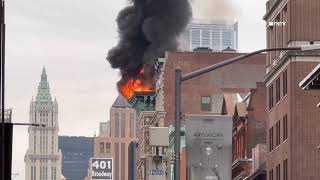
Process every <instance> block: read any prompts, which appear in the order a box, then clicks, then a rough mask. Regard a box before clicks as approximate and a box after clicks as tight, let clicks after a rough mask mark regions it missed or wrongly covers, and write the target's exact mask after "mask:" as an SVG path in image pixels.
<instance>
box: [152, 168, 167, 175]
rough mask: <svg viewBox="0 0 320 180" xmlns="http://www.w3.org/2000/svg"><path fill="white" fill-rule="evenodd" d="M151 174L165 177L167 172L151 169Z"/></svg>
mask: <svg viewBox="0 0 320 180" xmlns="http://www.w3.org/2000/svg"><path fill="white" fill-rule="evenodd" d="M149 174H150V175H151V176H164V175H165V171H164V170H162V169H150V170H149Z"/></svg>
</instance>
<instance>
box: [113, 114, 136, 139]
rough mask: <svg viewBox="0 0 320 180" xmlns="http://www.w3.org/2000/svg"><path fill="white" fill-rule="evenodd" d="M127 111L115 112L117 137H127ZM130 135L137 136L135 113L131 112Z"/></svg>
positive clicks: (131, 136)
mask: <svg viewBox="0 0 320 180" xmlns="http://www.w3.org/2000/svg"><path fill="white" fill-rule="evenodd" d="M126 119H127V118H126V113H121V112H116V113H115V128H114V129H115V134H114V135H115V137H116V138H118V137H121V138H125V137H126ZM129 126H130V127H129V128H128V129H129V134H127V136H129V137H130V138H135V129H136V125H135V114H134V113H130V120H129Z"/></svg>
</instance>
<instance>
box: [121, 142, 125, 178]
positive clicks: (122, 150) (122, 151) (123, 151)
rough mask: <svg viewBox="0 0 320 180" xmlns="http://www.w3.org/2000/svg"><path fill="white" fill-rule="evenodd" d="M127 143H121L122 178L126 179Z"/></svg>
mask: <svg viewBox="0 0 320 180" xmlns="http://www.w3.org/2000/svg"><path fill="white" fill-rule="evenodd" d="M126 155H127V154H126V145H125V143H121V170H120V174H121V179H126Z"/></svg>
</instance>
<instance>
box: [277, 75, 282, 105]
mask: <svg viewBox="0 0 320 180" xmlns="http://www.w3.org/2000/svg"><path fill="white" fill-rule="evenodd" d="M280 97H281V95H280V78H278V79H277V80H276V103H278V102H279V101H280Z"/></svg>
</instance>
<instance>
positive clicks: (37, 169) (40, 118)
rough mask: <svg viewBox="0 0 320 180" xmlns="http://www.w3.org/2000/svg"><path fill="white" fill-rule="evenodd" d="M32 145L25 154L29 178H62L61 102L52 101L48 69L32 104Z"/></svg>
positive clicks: (30, 133) (43, 71)
mask: <svg viewBox="0 0 320 180" xmlns="http://www.w3.org/2000/svg"><path fill="white" fill-rule="evenodd" d="M29 119H30V123H40V124H45V127H41V126H40V127H34V126H29V130H28V132H29V147H28V150H27V152H26V155H25V164H26V166H25V179H26V180H49V179H50V180H60V179H61V151H59V149H58V131H59V125H58V103H57V101H56V100H54V101H52V97H51V94H50V89H49V83H48V81H47V74H46V70H45V68H43V70H42V74H41V82H40V83H39V86H38V93H37V96H36V99H35V101H34V100H32V102H31V103H30V118H29Z"/></svg>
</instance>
